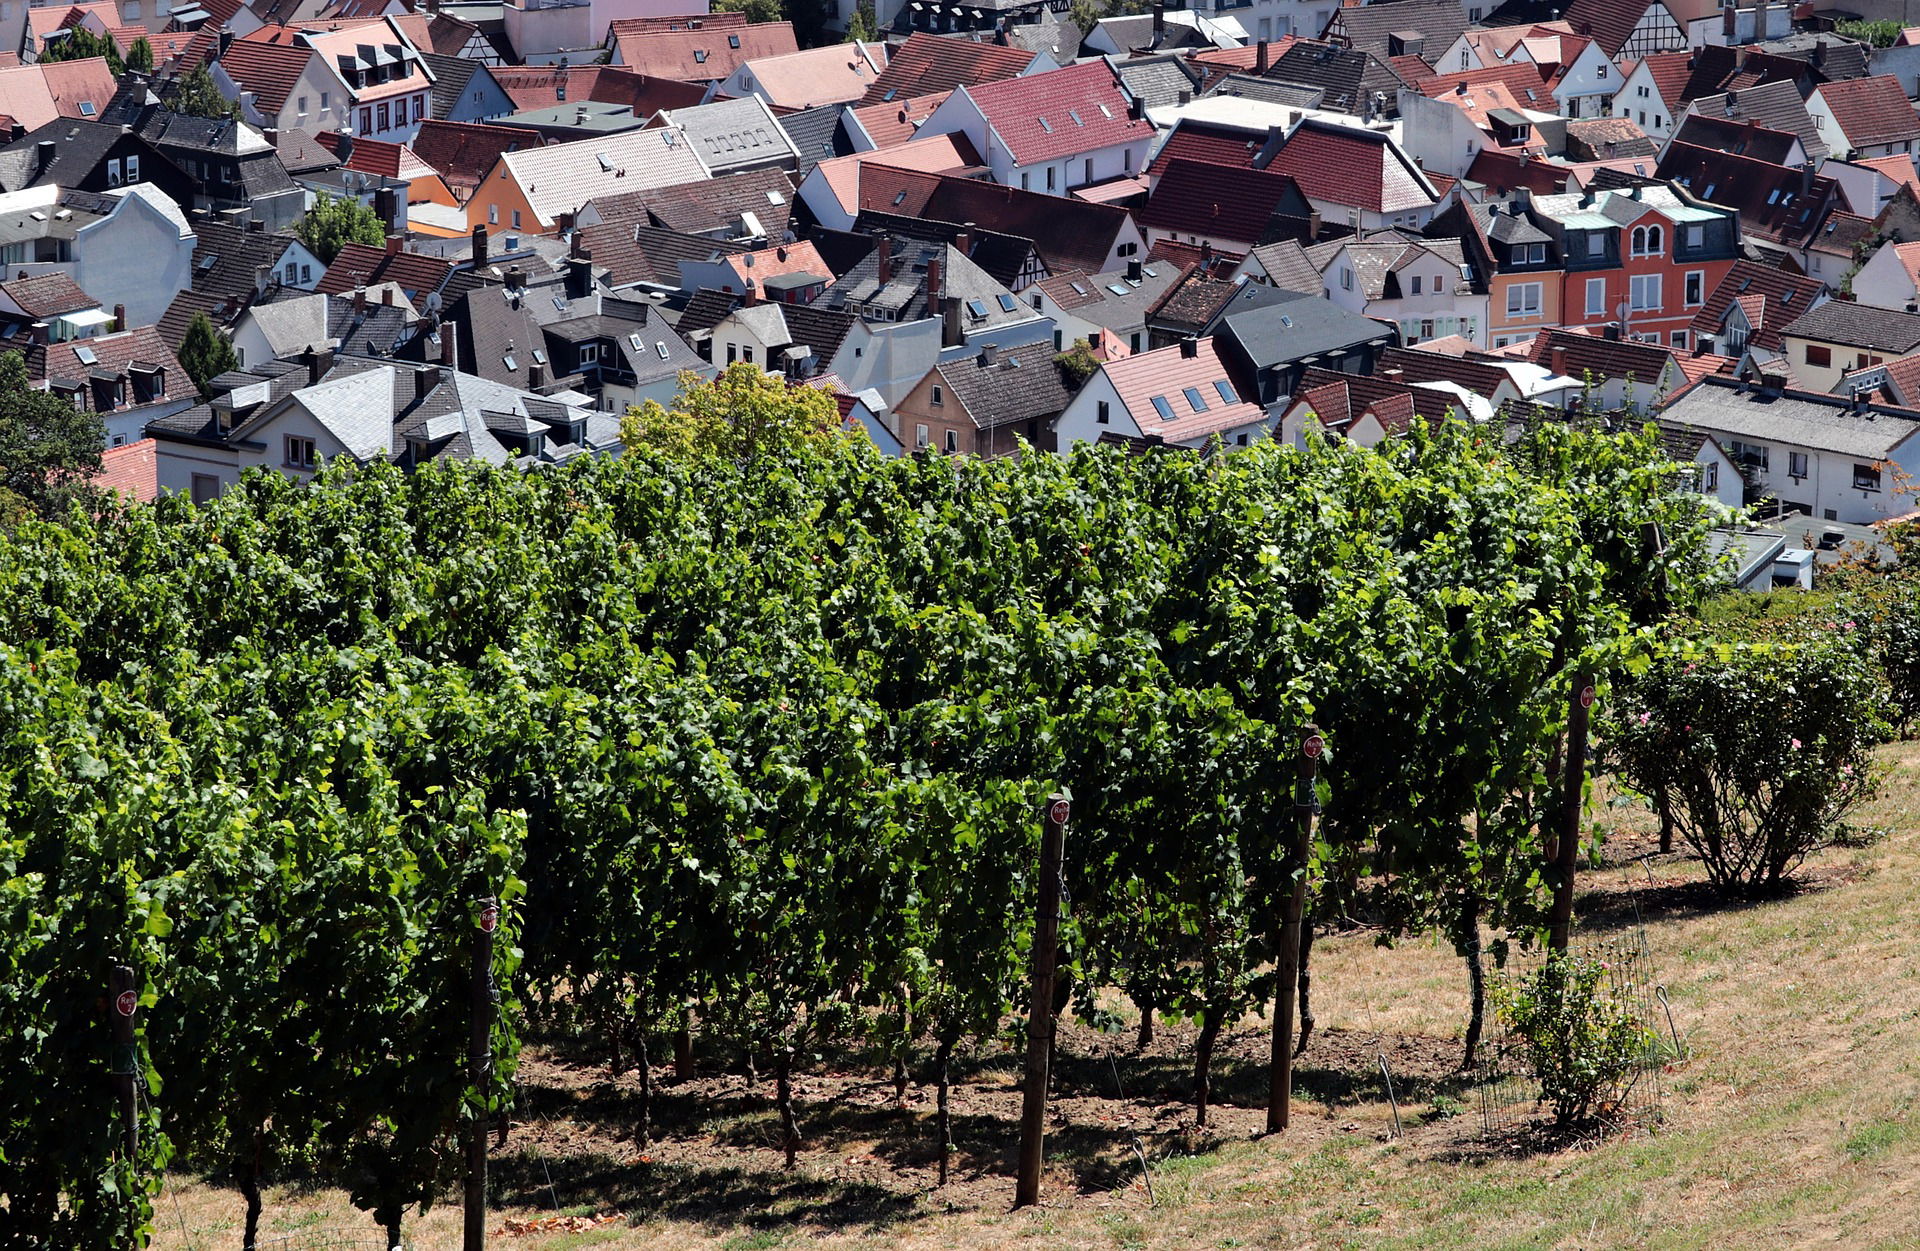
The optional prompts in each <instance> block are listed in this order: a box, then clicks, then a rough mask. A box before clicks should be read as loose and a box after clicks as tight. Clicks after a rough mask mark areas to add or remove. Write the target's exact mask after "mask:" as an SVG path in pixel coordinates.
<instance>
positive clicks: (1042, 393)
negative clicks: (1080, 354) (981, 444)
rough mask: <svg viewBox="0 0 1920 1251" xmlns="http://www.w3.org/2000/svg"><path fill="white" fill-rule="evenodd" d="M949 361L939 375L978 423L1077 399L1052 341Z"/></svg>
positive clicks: (1007, 421)
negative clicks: (1056, 359)
mask: <svg viewBox="0 0 1920 1251" xmlns="http://www.w3.org/2000/svg"><path fill="white" fill-rule="evenodd" d="M988 355H989V354H988V353H986V352H982V353H980V354H979V355H977V356H969V357H964V358H962V359H960V360H957V361H949V362H947V363H946V364H944V365H942V366H940V376H941V377H942V378H944V379H945V380H946V383H947V388H948V390H950V391H951V392H952V393H953V395H954V396H955V398H957V399H958V400H959V401H960V403H962V404H963V405H965V406H966V409H967V414H968V415H969V416H971V417H972V418H973V423H974V425H975V426H977V427H978V428H980V429H982V430H991V429H995V428H997V427H1000V426H1009V425H1013V424H1015V423H1017V422H1024V421H1032V420H1033V419H1035V418H1038V417H1052V416H1054V415H1056V414H1058V413H1059V412H1060V411H1061V410H1062V409H1064V408H1065V407H1066V406H1067V403H1068V402H1069V401H1070V400H1072V399H1073V388H1072V387H1071V386H1069V385H1068V383H1067V379H1066V377H1065V376H1064V374H1063V372H1062V371H1061V369H1060V366H1059V365H1057V364H1056V363H1054V355H1055V353H1054V350H1053V344H1052V343H1051V342H1044V343H1041V342H1036V343H1023V344H1020V345H1019V346H1016V347H1002V348H1000V349H998V350H997V351H996V352H994V353H992V356H993V357H994V359H993V361H992V362H991V363H989V362H988V359H987V357H988Z"/></svg>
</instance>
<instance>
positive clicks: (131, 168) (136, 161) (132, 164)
mask: <svg viewBox="0 0 1920 1251" xmlns="http://www.w3.org/2000/svg"><path fill="white" fill-rule="evenodd" d="M127 181H128V182H139V181H140V158H139V157H137V156H129V157H128V158H127Z"/></svg>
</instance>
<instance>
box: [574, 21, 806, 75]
mask: <svg viewBox="0 0 1920 1251" xmlns="http://www.w3.org/2000/svg"><path fill="white" fill-rule="evenodd" d="M638 20H639V21H640V22H641V25H639V26H634V25H629V23H628V20H627V19H622V20H619V21H616V22H614V23H612V24H611V27H610V29H611V33H612V35H613V46H614V52H615V54H616V55H617V56H618V57H619V58H620V62H619V63H620V64H621V65H622V66H624V67H625V68H627V69H630V70H632V71H633V72H635V73H637V74H648V75H651V76H654V77H658V78H677V79H679V80H680V81H682V82H717V81H719V80H720V79H722V78H726V77H727V76H728V75H730V74H732V73H733V71H734V70H736V69H739V68H740V66H742V65H743V64H745V63H746V62H748V61H751V60H753V59H755V58H756V57H765V56H779V55H781V54H783V53H788V52H795V51H798V50H799V47H800V45H799V44H798V43H796V42H794V38H793V23H792V22H755V23H751V24H749V25H746V26H734V27H726V28H714V29H702V30H692V31H663V30H655V29H651V28H650V27H649V26H648V25H647V24H646V22H647V19H644V18H642V19H638Z"/></svg>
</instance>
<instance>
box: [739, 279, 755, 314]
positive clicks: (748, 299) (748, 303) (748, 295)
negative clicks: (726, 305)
mask: <svg viewBox="0 0 1920 1251" xmlns="http://www.w3.org/2000/svg"><path fill="white" fill-rule="evenodd" d="M759 302H760V284H759V283H757V282H755V281H754V280H753V279H751V278H749V279H747V289H746V292H745V294H743V295H742V296H741V297H740V306H741V307H742V308H752V307H753V306H754V305H756V304H758V303H759Z"/></svg>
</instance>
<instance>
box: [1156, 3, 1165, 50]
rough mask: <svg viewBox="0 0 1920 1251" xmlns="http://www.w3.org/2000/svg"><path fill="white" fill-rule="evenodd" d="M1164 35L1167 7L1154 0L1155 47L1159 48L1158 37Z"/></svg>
mask: <svg viewBox="0 0 1920 1251" xmlns="http://www.w3.org/2000/svg"><path fill="white" fill-rule="evenodd" d="M1166 33H1167V6H1166V5H1165V4H1162V3H1161V2H1160V0H1154V3H1153V42H1154V46H1155V47H1158V46H1159V44H1160V37H1161V36H1162V35H1164V34H1166Z"/></svg>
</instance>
